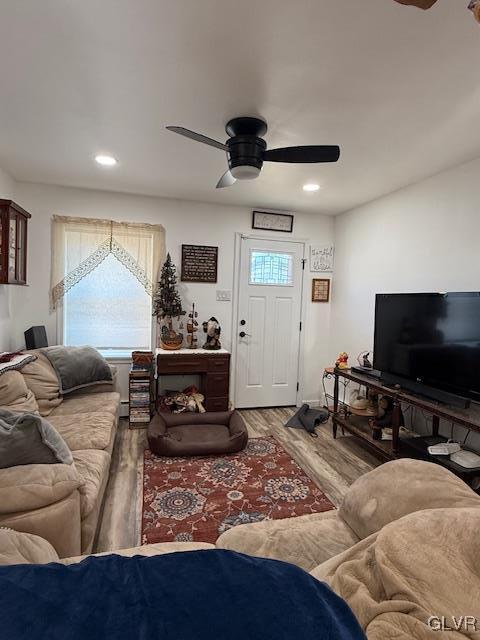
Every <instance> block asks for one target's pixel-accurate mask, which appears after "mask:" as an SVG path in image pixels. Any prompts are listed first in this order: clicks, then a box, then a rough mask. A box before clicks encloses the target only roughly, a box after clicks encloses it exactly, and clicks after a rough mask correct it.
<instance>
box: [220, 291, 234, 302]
mask: <svg viewBox="0 0 480 640" xmlns="http://www.w3.org/2000/svg"><path fill="white" fill-rule="evenodd" d="M231 299H232V292H231V291H224V290H217V300H218V302H230V300H231Z"/></svg>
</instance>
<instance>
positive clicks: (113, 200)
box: [12, 183, 333, 402]
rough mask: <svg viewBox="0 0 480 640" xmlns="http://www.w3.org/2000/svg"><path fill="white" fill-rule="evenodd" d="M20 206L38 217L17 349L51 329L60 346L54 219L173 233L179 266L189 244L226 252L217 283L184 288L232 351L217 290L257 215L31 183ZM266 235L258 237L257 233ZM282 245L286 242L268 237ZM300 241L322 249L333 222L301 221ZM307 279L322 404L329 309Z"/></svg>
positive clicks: (314, 372)
mask: <svg viewBox="0 0 480 640" xmlns="http://www.w3.org/2000/svg"><path fill="white" fill-rule="evenodd" d="M16 200H17V202H18V203H19V204H20V205H21V206H22V207H24V208H25V209H27V211H29V212H30V213H31V214H32V219H31V221H30V225H29V229H30V231H29V256H28V258H29V272H28V281H29V286H28V287H12V289H14V291H13V294H12V308H13V313H14V317H15V322H14V323H13V327H12V342H13V343H14V345H15V346H17V347H21V346H23V344H24V342H23V331H24V330H25V329H26V328H28V327H30V326H32V325H35V324H45V325H46V327H47V332H48V336H49V343H50V344H53V343H54V342H55V341H56V338H57V336H56V317H55V315H54V314H51V313H50V311H49V295H48V292H49V286H50V233H51V226H50V219H51V217H52V215H53V214H61V215H70V216H84V217H95V218H108V219H114V220H131V221H141V222H147V223H161V224H162V225H163V226H164V227H165V229H166V235H167V249H168V250H169V251H170V253H171V255H172V259H173V261H174V262H175V264H176V265H177V266H179V263H180V250H181V245H182V244H185V243H186V244H188V243H191V244H210V245H218V247H219V269H218V282H217V284H216V285H212V284H188V286H186V285H185V284H184V283H180V285H179V289H180V292H181V295H182V298H183V302H184V304H185V306H186V308H188V307H189V305H190V304H191V302H192V301H193V302H195V303H196V305H197V308H198V311H199V316H200V318H201V319H208V318H209V317H210V316H211V315H214V316H215V317H216V318H218V320H219V321H220V323H221V325H222V342H223V345H224V346H225V347H226V348H227V349H230V348H231V342H232V336H231V326H232V303H230V302H217V301H216V290H217V289H228V290H232V289H233V278H234V274H233V269H234V240H235V232H243V233H252V230H251V211H252V209H251V208H247V207H234V206H230V207H229V206H218V205H211V204H201V203H193V202H187V201H180V200H170V199H164V198H150V197H143V196H131V195H124V194H118V193H110V192H102V191H90V190H85V189H72V188H66V187H55V186H47V185H38V184H31V183H17V186H16ZM257 233H259V232H257ZM259 235H270V236H272V237H274V238H276V239H281V235H282V234H278V233H277V234H275V233H271V234H264V233H263V232H262V233H261V234H260V233H259ZM293 236H294V237H295V238H298V239H307V240H311V241H312V242H315V243H322V242H326V243H328V242H331V241H332V240H333V219H332V218H330V217H327V216H321V215H318V216H314V215H311V214H296V215H295V225H294V234H293ZM306 275H307V277H306V279H305V286H306V292H305V294H306V296H307V301H308V302H307V317H306V326H305V336H306V339H305V354H306V357H305V363H304V375H305V380H306V388H305V394H304V395H305V399H306V400H307V401H314V402H315V401H319V400H320V398H321V374H322V371H323V367H324V366H325V364H326V362H327V361H328V334H329V316H330V304H312V303H311V302H310V286H311V278H310V277H309V276H310V274H308V273H307V274H306Z"/></svg>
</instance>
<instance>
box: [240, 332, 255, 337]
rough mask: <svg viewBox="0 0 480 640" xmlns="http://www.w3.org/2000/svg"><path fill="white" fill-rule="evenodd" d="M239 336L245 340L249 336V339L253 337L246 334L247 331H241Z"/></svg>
mask: <svg viewBox="0 0 480 640" xmlns="http://www.w3.org/2000/svg"><path fill="white" fill-rule="evenodd" d="M238 335H239V336H240V338H245V337H246V336H248V337H249V338H251V337H252V336H251V335H250V334H249V333H245V331H240V333H239V334H238Z"/></svg>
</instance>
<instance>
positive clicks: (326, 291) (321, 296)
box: [312, 278, 330, 302]
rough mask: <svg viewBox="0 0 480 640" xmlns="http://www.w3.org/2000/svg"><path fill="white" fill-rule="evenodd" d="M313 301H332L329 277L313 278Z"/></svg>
mask: <svg viewBox="0 0 480 640" xmlns="http://www.w3.org/2000/svg"><path fill="white" fill-rule="evenodd" d="M312 302H330V280H329V279H328V278H313V280H312Z"/></svg>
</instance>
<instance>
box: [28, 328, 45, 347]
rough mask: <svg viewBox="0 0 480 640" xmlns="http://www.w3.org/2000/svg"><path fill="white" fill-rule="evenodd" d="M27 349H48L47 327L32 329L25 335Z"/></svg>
mask: <svg viewBox="0 0 480 640" xmlns="http://www.w3.org/2000/svg"><path fill="white" fill-rule="evenodd" d="M24 336H25V346H26V347H27V349H40V348H41V347H48V341H47V332H46V331H45V327H30V329H27V330H26V331H25V333H24Z"/></svg>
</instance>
